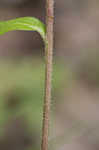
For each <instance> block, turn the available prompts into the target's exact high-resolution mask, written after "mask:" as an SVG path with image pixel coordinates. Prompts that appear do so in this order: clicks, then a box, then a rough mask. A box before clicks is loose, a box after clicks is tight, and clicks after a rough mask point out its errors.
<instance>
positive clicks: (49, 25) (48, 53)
mask: <svg viewBox="0 0 99 150" xmlns="http://www.w3.org/2000/svg"><path fill="white" fill-rule="evenodd" d="M53 23H54V0H46V41H47V42H46V44H45V59H46V68H45V69H46V71H45V97H44V109H43V127H42V144H41V150H48V135H49V120H50V104H51V87H52V83H51V80H52V58H53Z"/></svg>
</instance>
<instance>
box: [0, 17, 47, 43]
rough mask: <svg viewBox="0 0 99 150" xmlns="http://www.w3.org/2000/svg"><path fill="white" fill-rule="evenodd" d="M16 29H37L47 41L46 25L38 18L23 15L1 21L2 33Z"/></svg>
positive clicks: (0, 30)
mask: <svg viewBox="0 0 99 150" xmlns="http://www.w3.org/2000/svg"><path fill="white" fill-rule="evenodd" d="M14 30H25V31H37V32H38V33H39V34H40V35H41V37H42V38H43V40H44V41H45V34H46V28H45V25H44V24H43V23H42V22H41V21H40V20H39V19H37V18H34V17H22V18H16V19H13V20H8V21H0V35H3V34H4V33H6V32H9V31H14Z"/></svg>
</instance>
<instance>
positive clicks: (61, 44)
mask: <svg viewBox="0 0 99 150" xmlns="http://www.w3.org/2000/svg"><path fill="white" fill-rule="evenodd" d="M23 16H34V17H38V18H39V19H41V20H42V21H44V22H45V0H42V1H41V0H0V20H8V19H13V18H16V17H23ZM54 33H55V36H54V40H55V45H54V62H53V79H52V82H53V88H52V104H51V123H50V136H49V149H51V150H66V149H68V150H79V149H80V150H98V149H99V58H98V57H99V50H98V49H99V1H98V0H83V1H82V0H62V1H60V0H56V2H55V25H54ZM43 49H44V45H43V42H42V40H41V38H40V36H39V35H38V34H37V33H35V32H24V31H20V32H19V31H17V32H9V33H7V34H5V35H3V36H0V149H1V150H32V149H35V150H39V149H40V142H41V130H42V105H43V97H44V50H43Z"/></svg>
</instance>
